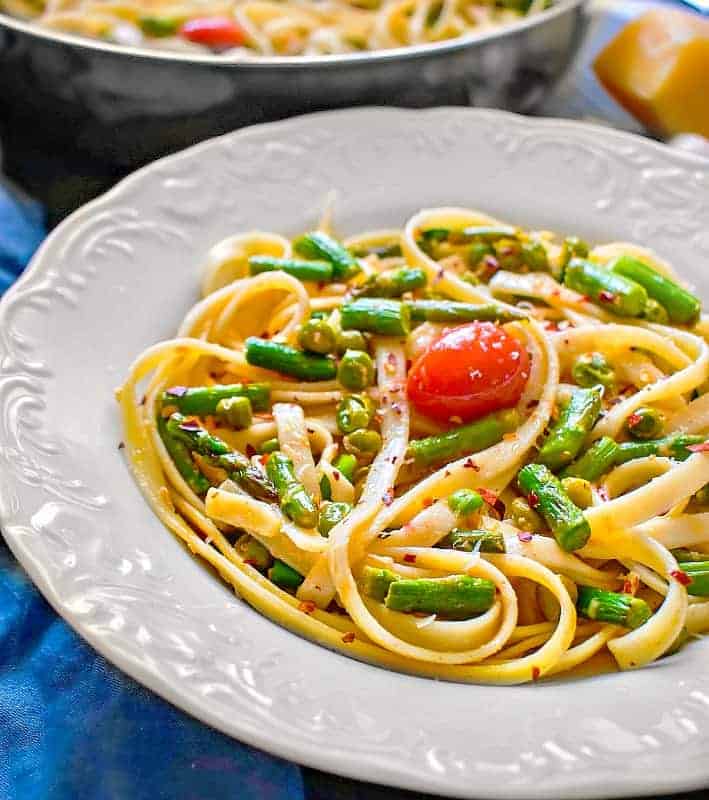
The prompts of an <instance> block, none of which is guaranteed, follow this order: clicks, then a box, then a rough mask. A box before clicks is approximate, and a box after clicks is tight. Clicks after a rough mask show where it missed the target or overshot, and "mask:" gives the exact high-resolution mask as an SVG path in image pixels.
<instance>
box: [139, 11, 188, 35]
mask: <svg viewBox="0 0 709 800" xmlns="http://www.w3.org/2000/svg"><path fill="white" fill-rule="evenodd" d="M138 26H139V27H140V29H141V31H143V33H144V34H145V35H146V36H153V37H155V38H156V39H162V38H163V37H165V36H174V35H175V34H176V33H177V31H178V30H179V29H180V21H179V20H177V19H175V18H174V17H159V16H151V15H146V16H144V17H139V19H138Z"/></svg>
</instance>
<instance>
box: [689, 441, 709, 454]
mask: <svg viewBox="0 0 709 800" xmlns="http://www.w3.org/2000/svg"><path fill="white" fill-rule="evenodd" d="M687 450H689V452H690V453H709V442H700V443H699V444H690V445H687Z"/></svg>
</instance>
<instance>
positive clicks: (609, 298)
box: [598, 289, 615, 303]
mask: <svg viewBox="0 0 709 800" xmlns="http://www.w3.org/2000/svg"><path fill="white" fill-rule="evenodd" d="M598 299H599V300H600V301H601V303H615V294H614V293H613V292H608V291H606V290H605V289H602V290H601V291H600V292H599V293H598Z"/></svg>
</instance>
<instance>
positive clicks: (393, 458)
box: [389, 456, 399, 464]
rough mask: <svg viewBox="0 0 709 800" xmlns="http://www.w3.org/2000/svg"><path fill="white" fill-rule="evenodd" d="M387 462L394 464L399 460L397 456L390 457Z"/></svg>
mask: <svg viewBox="0 0 709 800" xmlns="http://www.w3.org/2000/svg"><path fill="white" fill-rule="evenodd" d="M389 460H390V461H391V463H392V464H396V462H397V461H398V460H399V458H398V456H392V457H391V458H390V459H389Z"/></svg>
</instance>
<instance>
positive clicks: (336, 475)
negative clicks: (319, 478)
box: [332, 469, 340, 481]
mask: <svg viewBox="0 0 709 800" xmlns="http://www.w3.org/2000/svg"><path fill="white" fill-rule="evenodd" d="M332 477H333V478H334V479H335V480H336V481H339V480H340V471H339V470H337V469H333V471H332Z"/></svg>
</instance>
